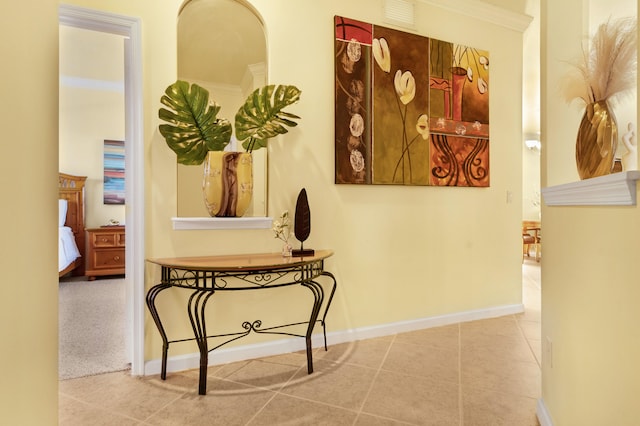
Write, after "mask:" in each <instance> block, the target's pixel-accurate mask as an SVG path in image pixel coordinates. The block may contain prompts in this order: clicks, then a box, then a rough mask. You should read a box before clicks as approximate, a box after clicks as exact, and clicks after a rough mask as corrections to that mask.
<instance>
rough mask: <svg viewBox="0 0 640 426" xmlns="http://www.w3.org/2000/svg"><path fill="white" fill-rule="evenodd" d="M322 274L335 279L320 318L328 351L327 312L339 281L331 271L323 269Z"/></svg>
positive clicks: (325, 346)
mask: <svg viewBox="0 0 640 426" xmlns="http://www.w3.org/2000/svg"><path fill="white" fill-rule="evenodd" d="M320 275H322V276H325V277H329V278H331V280H332V281H333V286H332V287H331V293H330V294H329V299H327V306H326V307H325V308H324V313H323V314H322V319H321V320H320V322H321V324H322V334H323V336H324V350H325V351H327V350H328V349H327V326H326V325H327V323H326V319H327V313H328V312H329V307H330V306H331V301H332V300H333V295H334V294H335V292H336V287H337V286H338V282H337V281H336V277H334V276H333V274H332V273H331V272H327V271H323V272H322V273H321V274H320Z"/></svg>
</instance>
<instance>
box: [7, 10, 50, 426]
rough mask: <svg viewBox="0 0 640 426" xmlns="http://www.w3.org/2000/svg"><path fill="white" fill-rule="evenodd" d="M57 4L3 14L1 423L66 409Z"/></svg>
mask: <svg viewBox="0 0 640 426" xmlns="http://www.w3.org/2000/svg"><path fill="white" fill-rule="evenodd" d="M57 8H58V2H57V1H54V0H46V1H33V0H29V1H25V2H18V3H15V4H13V5H11V7H4V8H3V13H2V16H1V17H0V32H1V34H2V36H1V37H0V52H2V71H0V75H1V76H2V81H3V88H2V102H0V116H1V117H2V122H3V125H2V129H3V130H2V154H0V184H1V185H2V208H0V221H2V223H3V231H2V243H0V270H1V271H2V279H1V280H0V324H1V325H0V342H2V349H1V350H0V364H1V365H2V366H3V372H2V381H1V384H0V423H2V424H11V425H49V424H55V422H56V419H57V412H58V373H57V371H58V327H57V323H58V305H57V300H58V286H57V272H56V254H55V253H56V251H55V248H54V247H56V239H57V229H56V222H57V207H56V199H57V173H58V162H57V161H56V158H57V155H58V142H57V141H58V73H57V72H56V70H57V68H58V20H57V13H58V9H57ZM36 34H37V37H36V36H34V35H36Z"/></svg>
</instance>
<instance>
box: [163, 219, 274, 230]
mask: <svg viewBox="0 0 640 426" xmlns="http://www.w3.org/2000/svg"><path fill="white" fill-rule="evenodd" d="M171 221H172V222H173V229H175V230H194V229H195V230H204V229H269V228H271V224H272V222H273V218H270V217H172V218H171Z"/></svg>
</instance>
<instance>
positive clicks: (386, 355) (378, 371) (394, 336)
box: [353, 334, 398, 426]
mask: <svg viewBox="0 0 640 426" xmlns="http://www.w3.org/2000/svg"><path fill="white" fill-rule="evenodd" d="M397 337H398V335H397V334H394V335H393V339H391V342H389V346H388V347H387V351H386V352H385V354H384V356H383V357H382V361H380V365H379V366H378V368H377V369H376V373H375V375H374V376H373V380H371V384H370V385H369V389H368V390H367V393H366V395H365V396H364V399H363V400H362V404H360V408H359V409H358V411H357V414H358V415H357V416H356V418H355V419H354V420H353V425H354V426H355V425H356V424H357V423H358V419H359V418H360V415H361V414H362V410H363V408H364V404H366V402H367V400H368V399H369V395H371V391H372V390H373V386H374V385H375V383H376V379H377V378H378V376H379V375H380V372H381V371H382V366H383V365H384V362H385V361H386V360H387V357H388V356H389V352H391V346H393V344H394V343H395V341H396V338H397Z"/></svg>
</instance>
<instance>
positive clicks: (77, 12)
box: [58, 4, 145, 376]
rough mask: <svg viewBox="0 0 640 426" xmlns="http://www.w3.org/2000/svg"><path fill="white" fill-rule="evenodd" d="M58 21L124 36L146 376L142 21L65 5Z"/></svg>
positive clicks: (137, 311) (131, 213) (134, 304)
mask: <svg viewBox="0 0 640 426" xmlns="http://www.w3.org/2000/svg"><path fill="white" fill-rule="evenodd" d="M58 20H59V23H60V24H61V25H67V26H71V27H76V28H83V29H87V30H93V31H100V32H104V33H109V34H117V35H121V36H124V38H125V40H124V56H125V58H124V68H125V69H124V88H125V90H124V92H125V141H126V142H127V143H125V170H126V179H125V197H126V211H125V224H126V226H127V232H126V236H125V238H126V241H125V244H126V261H125V262H126V284H127V285H126V287H127V317H128V318H127V320H128V321H127V323H128V324H130V325H131V326H132V328H131V330H130V331H131V332H130V333H128V337H129V339H130V340H129V342H128V346H127V347H128V348H129V358H130V360H131V374H132V375H136V376H137V375H143V374H144V306H145V294H144V199H145V198H144V137H143V131H142V129H143V115H142V110H143V108H142V43H141V39H142V36H141V23H140V19H138V18H132V17H128V16H123V15H116V14H113V13H108V12H103V11H98V10H92V9H85V8H81V7H77V6H71V5H65V4H61V5H60V6H59V9H58Z"/></svg>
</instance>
